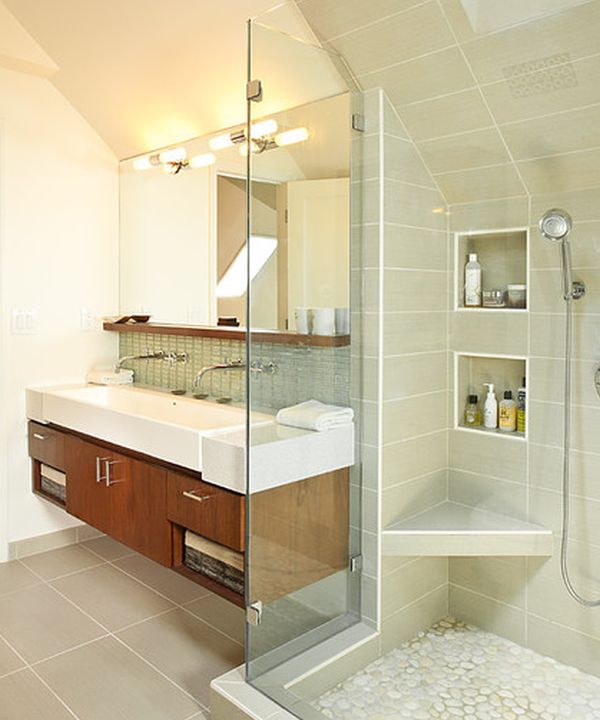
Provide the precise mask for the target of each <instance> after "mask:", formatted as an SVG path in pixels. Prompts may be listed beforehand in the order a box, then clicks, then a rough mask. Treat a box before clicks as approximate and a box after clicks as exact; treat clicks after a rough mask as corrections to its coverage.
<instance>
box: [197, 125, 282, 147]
mask: <svg viewBox="0 0 600 720" xmlns="http://www.w3.org/2000/svg"><path fill="white" fill-rule="evenodd" d="M277 128H278V125H277V121H276V120H260V121H259V122H257V123H254V125H251V126H250V138H251V139H252V140H258V139H264V138H267V137H269V136H271V135H274V134H275V133H276V132H277ZM245 142H246V128H238V129H237V130H231V131H230V132H228V133H224V134H222V135H216V136H215V137H213V138H211V139H210V140H209V141H208V145H209V147H210V149H211V150H213V151H216V150H225V148H228V147H233V146H234V145H241V144H242V143H245Z"/></svg>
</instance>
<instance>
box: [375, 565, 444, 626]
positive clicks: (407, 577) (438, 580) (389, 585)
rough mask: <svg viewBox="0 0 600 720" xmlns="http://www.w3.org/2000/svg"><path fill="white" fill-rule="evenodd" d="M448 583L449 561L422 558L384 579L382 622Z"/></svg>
mask: <svg viewBox="0 0 600 720" xmlns="http://www.w3.org/2000/svg"><path fill="white" fill-rule="evenodd" d="M447 582H448V560H447V558H438V557H427V558H418V559H417V560H415V561H414V562H412V563H408V564H407V565H403V566H402V567H401V568H399V569H398V570H395V571H394V572H392V573H390V574H389V575H384V576H383V578H382V586H381V591H382V611H381V615H382V620H383V622H385V620H386V619H387V618H388V617H389V616H390V615H393V614H394V613H395V612H398V610H402V609H403V608H405V607H406V606H407V605H410V604H411V603H413V602H415V600H418V599H419V598H421V597H423V595H426V594H427V593H430V592H432V591H433V590H435V589H436V588H438V587H439V586H440V585H442V584H444V583H447Z"/></svg>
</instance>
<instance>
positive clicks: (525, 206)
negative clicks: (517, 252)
mask: <svg viewBox="0 0 600 720" xmlns="http://www.w3.org/2000/svg"><path fill="white" fill-rule="evenodd" d="M550 207H552V206H550ZM449 224H450V229H451V230H452V231H455V232H467V231H474V230H493V229H499V228H509V227H526V226H527V225H528V224H529V200H528V198H527V196H526V195H523V196H522V197H514V198H510V199H506V198H501V199H499V200H487V201H483V202H478V203H467V204H466V205H452V207H451V208H450V216H449Z"/></svg>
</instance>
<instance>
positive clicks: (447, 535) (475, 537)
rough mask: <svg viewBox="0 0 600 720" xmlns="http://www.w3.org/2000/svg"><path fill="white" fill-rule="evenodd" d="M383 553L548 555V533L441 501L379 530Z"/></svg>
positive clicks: (456, 555) (540, 527) (482, 511)
mask: <svg viewBox="0 0 600 720" xmlns="http://www.w3.org/2000/svg"><path fill="white" fill-rule="evenodd" d="M382 547H383V554H384V555H397V556H407V557H413V556H418V555H431V556H438V557H439V556H443V557H481V556H488V555H490V556H501V555H504V556H508V555H512V556H527V555H542V556H550V555H552V551H553V546H552V531H551V530H549V529H547V528H545V527H542V526H541V525H534V524H533V523H529V522H525V521H524V520H517V519H516V518H512V517H508V516H505V515H496V514H494V513H490V512H486V511H484V510H479V509H478V508H473V507H468V506H466V505H460V504H458V503H453V502H443V503H440V504H439V505H436V506H435V507H433V508H431V509H430V510H426V511H425V512H422V513H419V514H418V515H415V516H414V517H412V518H408V519H406V520H401V521H399V522H397V523H394V524H393V525H390V527H388V528H386V529H385V530H384V531H383V546H382Z"/></svg>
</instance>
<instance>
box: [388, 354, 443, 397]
mask: <svg viewBox="0 0 600 720" xmlns="http://www.w3.org/2000/svg"><path fill="white" fill-rule="evenodd" d="M447 385H448V378H447V353H445V352H438V353H426V354H418V355H405V356H399V357H391V358H386V359H385V360H384V364H383V399H384V400H396V399H400V398H406V397H410V396H412V395H420V394H422V393H431V392H436V391H438V390H445V389H446V387H447Z"/></svg>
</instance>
